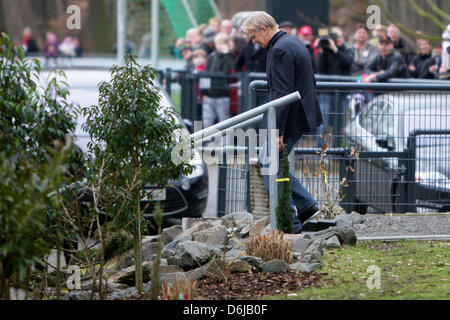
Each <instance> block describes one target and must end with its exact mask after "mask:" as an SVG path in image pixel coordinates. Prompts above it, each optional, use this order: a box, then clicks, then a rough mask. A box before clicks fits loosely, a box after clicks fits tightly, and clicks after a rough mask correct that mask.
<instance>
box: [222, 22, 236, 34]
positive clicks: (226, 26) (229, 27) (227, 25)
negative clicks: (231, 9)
mask: <svg viewBox="0 0 450 320" xmlns="http://www.w3.org/2000/svg"><path fill="white" fill-rule="evenodd" d="M232 31H233V23H231V21H230V20H223V21H222V24H221V26H220V32H224V33H226V34H228V35H231V33H232Z"/></svg>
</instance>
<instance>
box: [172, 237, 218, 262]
mask: <svg viewBox="0 0 450 320" xmlns="http://www.w3.org/2000/svg"><path fill="white" fill-rule="evenodd" d="M216 250H217V251H219V252H220V250H218V249H216ZM219 255H220V253H219ZM212 256H213V252H212V250H211V249H210V248H209V247H208V246H207V245H205V244H203V243H199V242H194V241H184V242H182V243H180V244H178V246H177V247H176V249H175V256H174V257H173V258H170V259H168V262H169V264H171V261H172V262H174V263H175V264H176V265H178V266H180V267H182V268H184V269H188V268H192V267H199V266H202V265H203V264H205V263H206V262H208V261H209V260H210V259H211V258H212Z"/></svg>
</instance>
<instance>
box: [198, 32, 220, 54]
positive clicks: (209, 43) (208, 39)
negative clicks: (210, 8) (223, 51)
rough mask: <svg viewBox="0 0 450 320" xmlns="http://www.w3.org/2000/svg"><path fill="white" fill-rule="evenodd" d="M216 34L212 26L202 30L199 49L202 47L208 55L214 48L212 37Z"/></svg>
mask: <svg viewBox="0 0 450 320" xmlns="http://www.w3.org/2000/svg"><path fill="white" fill-rule="evenodd" d="M216 34H217V32H216V29H214V28H213V27H208V28H206V29H205V30H203V42H202V44H201V45H200V49H203V50H204V51H205V52H206V54H207V55H208V56H209V55H210V54H211V53H213V52H214V50H215V49H216V47H215V45H214V37H215V36H216Z"/></svg>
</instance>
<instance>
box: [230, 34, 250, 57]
mask: <svg viewBox="0 0 450 320" xmlns="http://www.w3.org/2000/svg"><path fill="white" fill-rule="evenodd" d="M246 44H247V38H246V37H244V36H242V35H240V34H236V35H234V36H233V37H231V40H230V49H231V53H232V54H233V56H234V57H235V58H236V59H237V57H238V56H239V55H240V54H241V52H242V49H243V48H244V47H245V45H246Z"/></svg>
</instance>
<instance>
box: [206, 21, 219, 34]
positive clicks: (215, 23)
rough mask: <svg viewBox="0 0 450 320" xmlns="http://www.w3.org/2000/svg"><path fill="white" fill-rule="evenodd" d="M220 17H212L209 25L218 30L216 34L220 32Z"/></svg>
mask: <svg viewBox="0 0 450 320" xmlns="http://www.w3.org/2000/svg"><path fill="white" fill-rule="evenodd" d="M220 23H221V21H220V19H219V18H217V17H212V18H211V19H209V21H208V27H211V28H213V29H214V30H216V34H217V33H219V32H220Z"/></svg>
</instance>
